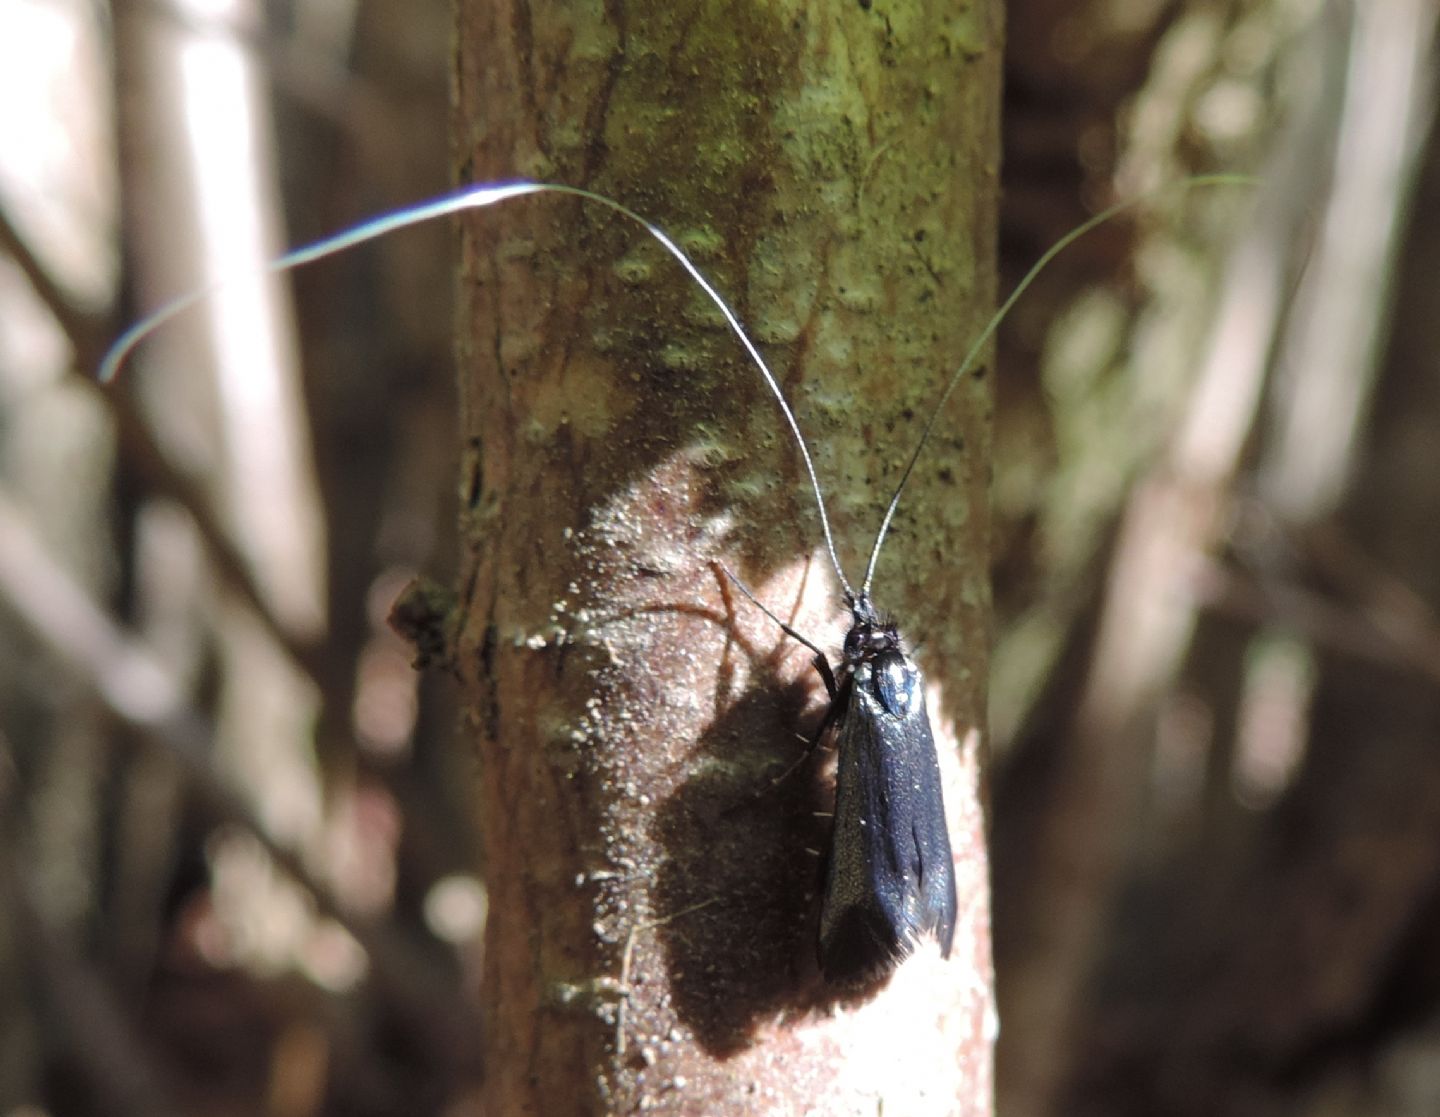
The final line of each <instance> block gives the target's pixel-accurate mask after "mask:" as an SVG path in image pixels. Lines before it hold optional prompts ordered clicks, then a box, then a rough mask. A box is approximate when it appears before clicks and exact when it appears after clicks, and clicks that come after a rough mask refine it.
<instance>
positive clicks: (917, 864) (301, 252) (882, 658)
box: [98, 175, 1249, 985]
mask: <svg viewBox="0 0 1440 1117" xmlns="http://www.w3.org/2000/svg"><path fill="white" fill-rule="evenodd" d="M1244 181H1249V180H1246V179H1242V178H1240V177H1239V176H1224V175H1213V176H1198V177H1195V178H1190V179H1186V180H1183V181H1182V182H1181V183H1180V184H1179V185H1181V186H1187V187H1188V186H1196V185H1210V184H1234V183H1236V182H1244ZM532 194H559V195H566V196H570V197H574V198H579V199H581V200H583V201H585V202H588V203H592V204H596V205H599V206H603V207H605V208H607V209H609V210H611V211H612V212H614V213H617V214H619V215H621V216H623V217H625V218H627V219H628V220H630V221H633V222H635V223H636V224H638V225H640V226H641V227H642V228H644V229H645V230H646V232H647V233H648V234H649V235H650V236H651V237H653V238H654V239H655V240H656V241H657V242H658V243H659V244H660V245H661V246H662V247H663V248H664V249H665V250H666V251H667V252H668V253H669V254H670V255H671V256H672V257H673V258H674V259H675V261H676V262H677V263H678V264H679V265H680V266H681V268H682V269H684V271H685V272H686V273H687V274H688V275H689V276H690V278H691V279H692V280H693V281H694V282H695V283H696V284H697V285H698V286H699V287H700V288H701V290H703V291H704V293H705V294H706V296H707V297H708V298H709V299H710V300H711V302H712V303H713V304H714V305H715V306H716V308H717V309H718V310H719V311H720V313H721V315H722V316H723V317H724V319H725V321H726V323H727V324H728V326H729V327H730V329H731V331H732V333H733V334H734V335H735V337H736V338H737V340H738V341H739V342H740V344H741V346H742V347H743V348H744V350H745V352H746V354H747V355H748V356H749V357H750V359H751V361H752V363H753V364H754V365H755V367H756V368H757V369H758V370H759V372H760V375H761V377H762V378H763V380H764V382H765V385H766V387H767V388H768V389H769V390H770V392H771V394H772V395H773V396H774V397H775V400H776V402H777V404H778V405H779V408H780V410H781V413H782V415H783V416H784V418H785V421H786V423H787V425H788V426H789V428H790V432H791V435H792V437H793V438H794V440H795V444H796V446H797V448H798V450H799V452H800V456H801V458H802V460H803V463H804V466H805V470H806V473H807V475H808V478H809V481H810V485H811V488H812V490H813V492H814V496H815V503H816V508H817V511H818V513H819V519H820V525H821V529H822V531H823V534H824V540H825V546H826V550H827V552H828V554H829V558H830V563H831V566H832V568H833V570H834V572H835V575H836V578H837V580H838V582H839V584H840V586H841V589H842V592H843V595H844V600H845V604H846V606H847V608H848V609H849V612H850V628H849V631H848V633H847V634H846V637H845V641H844V645H843V648H842V651H841V655H840V659H839V664H838V667H832V666H831V664H830V662H829V659H828V657H827V656H826V655H825V653H824V651H822V650H821V649H820V648H819V647H818V646H817V645H816V644H814V643H812V642H811V641H810V640H809V639H807V638H806V637H805V636H803V635H801V634H800V633H799V632H797V631H796V630H795V629H793V628H792V627H790V626H789V625H788V624H786V623H785V622H784V621H782V620H781V619H780V618H779V617H777V616H776V615H775V614H774V613H773V612H771V611H770V610H769V609H768V608H766V607H765V605H764V604H763V603H762V602H760V601H759V600H758V599H757V598H756V597H755V595H754V594H753V593H751V591H750V590H749V589H747V588H746V587H745V586H744V584H743V583H741V582H739V581H738V579H736V584H737V585H738V586H739V587H740V589H741V590H742V591H743V592H744V593H745V595H746V596H747V597H749V598H750V599H751V600H752V601H754V602H755V604H756V605H758V606H759V607H760V608H761V609H762V610H763V611H764V612H765V613H766V614H767V615H768V616H769V617H770V618H771V619H772V620H774V621H775V623H776V624H778V625H779V626H780V627H781V629H782V630H783V631H784V632H785V633H786V634H788V635H789V636H791V637H792V638H794V639H795V640H797V641H799V642H800V643H801V644H803V645H804V646H805V647H807V648H808V649H810V650H811V651H812V652H813V653H814V660H813V663H814V665H815V668H816V670H817V671H818V673H819V674H820V676H821V678H822V680H823V681H824V683H825V687H826V691H827V694H828V697H829V706H828V709H827V711H826V713H825V716H824V718H823V720H822V724H821V730H820V733H819V734H818V735H817V742H818V741H820V740H821V739H828V740H831V741H833V743H834V745H835V749H836V752H837V771H836V787H835V811H834V827H833V831H832V835H831V839H830V844H829V851H828V855H827V857H826V859H825V865H824V870H823V873H824V879H823V884H822V888H821V895H820V918H819V924H820V930H819V937H818V943H817V955H818V961H819V965H820V969H821V972H822V973H823V974H824V976H825V978H826V979H827V980H828V981H830V982H832V983H835V984H837V985H854V984H860V983H866V982H870V981H876V980H879V979H882V978H884V977H885V976H886V975H888V974H889V973H890V972H891V971H892V970H893V969H894V968H895V967H896V966H897V965H898V964H899V963H900V962H901V961H903V960H904V959H905V958H906V957H908V956H909V955H910V954H911V953H912V952H913V951H914V949H915V947H916V945H917V944H918V943H919V942H921V941H923V940H924V939H926V938H931V939H933V940H935V942H936V943H937V944H938V946H939V948H940V952H941V954H942V955H944V956H945V957H949V954H950V949H951V946H952V943H953V939H954V934H955V919H956V893H955V870H954V859H953V856H952V852H951V847H950V835H949V829H948V826H947V824H946V816H945V802H944V796H943V794H942V791H941V778H940V766H939V762H938V758H937V754H936V749H935V738H934V734H933V732H932V731H931V727H930V718H929V714H928V713H927V711H926V706H925V684H924V676H923V675H922V673H921V671H920V669H919V667H918V666H917V665H916V663H915V661H914V660H913V659H912V658H911V657H910V656H909V655H908V654H907V653H906V651H905V648H904V644H903V641H902V639H901V637H900V633H899V630H898V628H897V626H896V624H895V623H894V622H893V621H892V620H891V619H889V618H888V617H886V616H884V615H883V614H881V613H880V612H879V611H878V610H877V609H876V608H875V606H874V604H873V603H872V600H871V596H870V591H871V584H872V582H873V579H874V573H875V565H876V562H877V560H878V558H879V554H880V549H881V546H882V544H883V543H884V540H885V535H886V533H887V531H888V529H889V527H890V523H891V521H892V519H893V517H894V514H895V510H896V508H897V507H898V505H899V502H900V498H901V495H902V494H903V492H904V490H905V486H906V483H907V482H908V481H909V478H910V475H911V473H912V472H913V470H914V468H915V464H916V462H917V461H918V460H919V458H920V455H921V453H922V452H923V451H924V449H925V446H926V444H927V443H928V441H929V438H930V434H931V432H932V431H933V429H934V427H935V424H936V422H937V420H938V419H939V417H940V415H941V414H942V412H943V411H944V408H945V404H946V403H947V402H948V401H949V398H950V395H951V394H952V393H953V391H954V389H955V387H956V386H957V385H958V384H959V383H960V381H961V379H962V377H964V376H965V375H966V373H968V372H969V371H970V370H971V369H973V368H974V367H975V365H976V362H977V360H978V357H979V354H980V353H981V351H982V350H983V349H984V347H985V345H986V344H987V343H988V341H989V339H990V337H991V336H992V335H993V334H994V332H995V330H996V329H997V328H998V326H999V324H1000V322H1001V321H1002V320H1003V319H1004V317H1005V315H1006V314H1007V313H1008V312H1009V310H1010V308H1011V307H1012V306H1013V305H1014V303H1015V301H1016V300H1017V299H1018V298H1019V297H1020V295H1021V294H1022V293H1023V292H1024V291H1025V289H1026V288H1027V287H1028V286H1029V285H1030V283H1031V282H1032V281H1033V280H1034V278H1035V276H1036V275H1037V274H1038V273H1039V272H1040V271H1041V270H1042V269H1043V268H1044V267H1045V265H1046V264H1048V263H1049V262H1050V260H1052V259H1053V258H1054V257H1055V256H1056V255H1057V254H1058V253H1059V252H1060V251H1061V250H1062V249H1064V248H1065V247H1066V246H1067V245H1069V244H1070V243H1072V242H1073V241H1075V240H1076V239H1078V238H1079V237H1080V236H1082V235H1084V234H1085V233H1087V232H1089V231H1090V230H1091V229H1093V228H1095V227H1096V226H1097V225H1100V224H1102V223H1104V222H1105V221H1108V220H1109V219H1110V218H1112V217H1114V216H1115V215H1116V214H1118V213H1120V212H1121V211H1122V210H1124V209H1126V208H1129V207H1130V206H1132V205H1135V204H1136V203H1137V202H1138V201H1140V200H1143V198H1144V197H1146V195H1142V196H1141V197H1140V198H1137V199H1131V200H1128V201H1125V202H1121V203H1118V204H1116V205H1113V206H1111V207H1110V208H1108V209H1106V210H1104V211H1102V212H1100V213H1098V214H1096V215H1095V216H1094V217H1092V218H1090V219H1089V220H1088V221H1086V222H1085V223H1083V224H1082V225H1080V226H1078V227H1076V228H1075V229H1073V230H1072V231H1071V232H1070V233H1068V234H1067V235H1066V236H1065V237H1063V238H1062V239H1061V240H1059V241H1058V242H1056V244H1055V245H1053V246H1052V247H1051V248H1050V249H1049V250H1048V251H1047V252H1046V253H1045V254H1044V255H1043V256H1041V258H1040V259H1039V260H1038V261H1037V262H1036V263H1035V265H1034V266H1033V267H1032V268H1031V269H1030V271H1029V272H1028V273H1027V274H1026V276H1025V277H1024V279H1022V280H1021V282H1020V283H1019V284H1018V285H1017V287H1016V288H1015V290H1014V291H1013V292H1012V293H1011V294H1010V296H1009V297H1008V298H1007V299H1006V301H1005V303H1004V304H1003V305H1002V306H1001V307H1000V309H999V310H998V311H996V313H995V315H994V316H993V317H992V318H991V319H990V321H989V323H988V324H987V325H986V327H985V329H984V330H983V331H982V332H981V333H980V335H979V337H977V338H976V340H975V341H974V342H973V343H972V345H971V347H970V350H969V352H968V353H967V354H966V356H965V358H964V360H962V361H961V363H960V365H959V366H958V367H957V369H956V370H955V372H954V373H953V375H952V376H951V377H950V379H949V380H948V381H947V382H946V385H945V388H944V390H943V391H942V392H941V394H940V396H939V398H938V400H937V401H936V405H935V406H934V408H933V409H932V410H931V412H930V417H929V419H928V421H927V423H926V425H925V428H924V430H923V431H922V433H921V435H920V439H919V441H918V442H917V444H916V446H915V449H914V451H913V452H912V453H911V455H910V458H909V460H908V462H907V464H906V466H905V468H904V470H903V472H902V474H901V477H900V481H899V483H898V484H897V486H896V488H895V491H894V493H893V495H892V496H891V498H890V501H889V504H888V505H887V507H886V511H885V514H884V517H883V518H882V521H881V524H880V528H879V531H878V532H877V533H876V537H875V542H874V545H873V546H872V548H871V551H870V557H869V562H868V564H867V566H866V570H865V577H864V579H863V581H862V583H861V587H860V589H859V590H858V591H857V590H855V589H854V588H853V587H852V585H851V583H850V582H849V581H848V579H847V578H846V577H845V573H844V570H843V569H842V568H841V565H840V561H839V558H838V555H837V551H836V548H835V542H834V537H833V535H832V533H831V530H830V522H829V517H828V515H827V514H826V509H825V499H824V494H823V492H822V490H821V486H820V482H819V479H818V476H817V475H816V471H815V467H814V463H813V462H812V460H811V456H810V450H809V447H808V446H807V444H806V442H805V439H804V437H803V435H802V434H801V432H800V426H799V423H798V421H797V420H796V418H795V414H794V412H793V411H792V410H791V408H790V405H789V403H788V401H787V400H786V399H785V396H784V393H783V392H782V391H781V389H780V385H779V382H778V380H777V379H776V377H775V376H774V374H773V373H772V372H771V370H770V368H769V366H768V365H767V364H766V363H765V360H764V358H763V357H762V356H761V354H760V352H759V350H758V349H757V348H756V347H755V345H754V344H753V342H751V340H750V338H749V336H748V335H747V334H746V332H745V330H744V329H743V327H742V326H741V324H740V322H739V320H738V318H737V317H736V316H735V314H734V312H733V311H732V310H731V309H730V307H729V305H728V304H727V303H726V301H725V300H724V299H723V298H722V297H721V296H720V294H719V292H718V291H716V289H715V288H714V287H713V286H712V285H711V284H710V282H709V281H708V280H707V279H706V278H705V276H704V275H702V274H701V272H700V271H699V269H698V268H696V266H695V265H694V264H693V263H692V262H691V261H690V259H689V258H688V257H687V256H686V255H685V253H684V252H682V251H681V250H680V248H679V247H678V246H677V245H676V244H675V243H674V241H672V240H671V239H670V238H669V237H668V236H667V235H666V234H665V233H664V232H663V231H662V230H661V229H659V228H658V227H657V226H655V225H654V224H652V223H651V222H650V221H648V220H646V219H645V218H644V217H642V216H640V215H639V214H638V213H636V212H635V211H633V210H631V209H629V208H627V207H626V206H624V205H622V204H621V203H619V202H617V201H614V200H612V199H610V198H607V197H605V196H604V195H601V194H596V193H593V192H591V191H588V190H584V189H581V188H578V187H573V186H566V185H562V184H557V183H543V182H511V183H499V184H485V185H479V186H471V187H467V188H465V189H462V190H459V191H457V192H455V193H453V194H449V195H446V196H443V197H441V198H437V199H434V200H432V201H429V202H424V203H421V204H419V205H416V206H412V207H409V208H406V209H403V210H399V211H397V212H394V213H391V214H387V215H384V216H381V217H377V218H374V219H372V220H370V221H367V222H364V223H362V224H360V225H357V226H355V227H353V228H351V229H349V230H346V231H345V232H342V233H340V234H337V235H335V236H333V237H330V238H328V239H325V240H322V241H319V242H317V243H315V244H312V245H308V246H306V247H304V248H300V249H297V250H295V251H293V252H290V253H288V254H286V255H284V256H281V257H279V258H277V259H276V260H274V261H272V262H271V263H270V264H269V265H267V268H266V270H267V271H269V272H282V271H286V270H289V269H291V268H294V267H298V266H300V265H302V264H307V263H310V262H312V261H315V260H319V259H321V258H323V257H325V256H330V255H333V254H334V253H336V252H340V251H343V250H345V249H347V248H351V247H353V246H355V245H358V244H361V243H363V242H365V241H369V240H373V239H375V238H377V237H380V236H384V235H385V234H387V233H390V232H393V231H395V230H398V229H402V228H406V227H409V226H411V225H416V224H419V223H421V222H425V221H430V220H433V219H435V218H438V217H443V216H447V215H450V214H455V213H459V212H461V211H465V210H471V209H482V208H485V207H488V206H492V205H496V204H499V203H501V202H504V201H507V200H509V199H511V198H517V197H523V196H526V195H532ZM223 284H224V281H223V280H220V281H217V282H215V283H212V284H210V285H208V286H206V287H203V288H200V289H198V290H195V291H192V292H191V293H189V294H187V295H184V296H182V297H180V298H177V299H175V300H173V301H171V302H170V303H168V304H166V305H165V306H163V307H162V308H161V309H160V310H158V311H156V312H155V313H153V314H151V315H150V316H148V317H146V318H144V319H142V320H141V321H140V322H138V323H136V324H135V325H134V326H132V327H131V328H130V329H129V330H127V331H126V332H125V333H124V334H122V335H121V336H120V338H119V339H118V340H117V341H116V342H115V344H114V345H113V346H112V347H111V348H110V350H109V352H108V353H107V354H106V355H105V357H104V359H103V361H102V363H101V365H100V368H99V371H98V378H99V379H100V380H101V381H102V382H107V381H109V380H112V379H113V378H114V376H115V375H116V373H117V372H118V371H119V369H120V368H121V366H122V365H123V364H124V363H125V361H126V360H127V359H128V357H129V356H130V354H131V353H132V352H133V351H134V349H135V348H136V347H137V346H138V345H139V344H140V343H141V342H142V341H144V339H145V338H146V337H148V336H149V335H150V334H151V333H153V332H154V331H155V330H157V329H159V328H160V327H161V326H163V325H164V324H165V323H167V322H168V321H170V320H171V319H172V318H174V317H175V316H176V315H178V314H180V313H181V312H183V311H184V310H186V309H188V308H189V307H191V306H193V305H195V304H196V303H198V302H200V301H201V300H203V299H205V298H207V297H208V296H209V295H211V294H212V293H214V292H215V291H216V290H217V289H218V288H219V287H221V286H223ZM732 577H733V576H732Z"/></svg>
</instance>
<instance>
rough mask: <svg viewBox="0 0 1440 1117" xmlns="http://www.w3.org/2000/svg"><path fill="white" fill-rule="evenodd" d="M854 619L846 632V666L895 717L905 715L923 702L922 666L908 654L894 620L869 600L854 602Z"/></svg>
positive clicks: (859, 684)
mask: <svg viewBox="0 0 1440 1117" xmlns="http://www.w3.org/2000/svg"><path fill="white" fill-rule="evenodd" d="M851 613H852V615H853V618H854V621H853V623H852V624H851V626H850V631H849V632H848V633H846V635H845V666H846V668H847V669H848V670H849V672H850V674H851V677H852V679H853V685H854V686H855V687H856V688H857V690H859V691H860V692H862V693H864V694H865V695H866V696H868V697H869V698H870V699H872V700H874V701H875V702H877V703H879V705H880V707H881V708H882V709H883V710H884V712H885V713H887V714H889V715H890V716H891V717H897V718H903V717H905V716H906V715H908V714H909V713H910V711H911V710H912V709H914V707H915V705H916V704H917V703H919V702H923V701H924V698H923V697H922V694H921V689H922V688H921V685H920V669H919V668H918V667H916V666H915V664H914V663H913V662H912V661H911V659H910V657H909V656H907V655H906V654H905V650H904V648H903V647H902V646H901V642H900V632H899V630H898V629H897V628H896V627H895V625H894V623H892V622H891V621H889V620H886V619H882V618H881V617H880V616H879V615H878V614H876V612H875V610H874V608H873V607H872V606H871V605H870V603H869V601H868V600H861V601H858V602H856V603H854V604H852V606H851Z"/></svg>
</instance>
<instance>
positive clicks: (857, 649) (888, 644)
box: [845, 595, 902, 664]
mask: <svg viewBox="0 0 1440 1117" xmlns="http://www.w3.org/2000/svg"><path fill="white" fill-rule="evenodd" d="M850 617H851V623H850V631H849V632H847V633H846V634H845V662H847V663H851V664H854V663H859V662H860V661H861V660H864V659H870V658H872V657H874V656H877V655H879V654H880V653H881V652H892V651H893V652H898V651H901V650H902V649H901V647H900V631H899V629H897V628H896V627H895V622H894V621H892V620H891V619H890V618H889V617H885V616H881V615H880V614H879V613H878V612H876V611H875V606H874V605H872V604H871V603H870V599H869V598H868V597H865V596H863V595H862V596H860V597H856V598H853V599H851V601H850Z"/></svg>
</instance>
